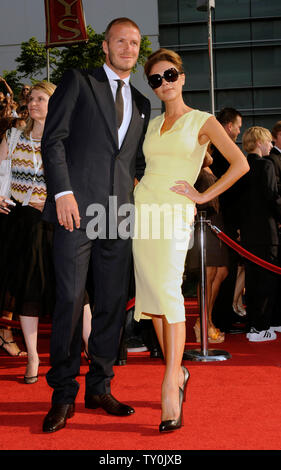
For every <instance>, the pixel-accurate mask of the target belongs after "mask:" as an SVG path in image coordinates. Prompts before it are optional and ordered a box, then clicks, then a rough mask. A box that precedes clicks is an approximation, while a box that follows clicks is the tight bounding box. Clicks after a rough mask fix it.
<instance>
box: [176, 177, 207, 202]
mask: <svg viewBox="0 0 281 470" xmlns="http://www.w3.org/2000/svg"><path fill="white" fill-rule="evenodd" d="M175 183H176V186H172V187H171V188H170V190H171V191H173V192H174V193H177V194H180V195H182V196H185V197H187V198H188V199H191V200H192V201H194V202H195V203H196V204H203V203H204V202H206V201H205V198H204V193H199V192H198V191H197V190H196V189H195V188H194V187H193V186H191V185H190V184H189V183H188V182H187V181H175Z"/></svg>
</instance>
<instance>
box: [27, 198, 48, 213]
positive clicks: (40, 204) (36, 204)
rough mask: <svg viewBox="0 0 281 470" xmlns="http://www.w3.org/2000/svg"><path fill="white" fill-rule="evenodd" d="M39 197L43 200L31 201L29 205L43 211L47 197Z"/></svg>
mask: <svg viewBox="0 0 281 470" xmlns="http://www.w3.org/2000/svg"><path fill="white" fill-rule="evenodd" d="M39 199H41V200H42V202H31V203H30V204H29V205H30V206H31V207H34V209H37V210H38V211H40V212H42V211H43V209H44V206H45V200H46V198H45V197H40V198H39Z"/></svg>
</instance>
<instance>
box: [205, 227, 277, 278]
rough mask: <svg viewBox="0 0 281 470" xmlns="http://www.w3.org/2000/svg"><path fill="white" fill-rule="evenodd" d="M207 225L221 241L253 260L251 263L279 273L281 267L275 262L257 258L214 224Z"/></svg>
mask: <svg viewBox="0 0 281 470" xmlns="http://www.w3.org/2000/svg"><path fill="white" fill-rule="evenodd" d="M209 226H210V228H211V229H212V230H213V231H214V232H215V233H216V235H217V237H218V238H220V239H221V240H222V241H223V242H225V243H226V244H227V245H229V246H230V247H231V248H233V249H234V250H235V251H237V252H238V253H239V254H240V255H241V256H243V257H244V258H247V259H249V260H250V261H253V263H256V264H258V265H259V266H262V267H263V268H266V269H269V270H270V271H273V272H274V273H276V274H281V268H279V266H276V265H275V264H271V263H268V262H267V261H265V260H264V259H261V258H258V257H257V256H255V255H253V254H252V253H250V252H249V251H247V250H245V248H242V246H241V245H239V244H238V243H236V242H234V241H233V240H232V239H231V238H229V237H228V236H227V235H226V234H225V233H223V232H222V231H221V230H220V229H218V228H217V227H216V226H214V225H209Z"/></svg>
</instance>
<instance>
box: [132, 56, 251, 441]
mask: <svg viewBox="0 0 281 470" xmlns="http://www.w3.org/2000/svg"><path fill="white" fill-rule="evenodd" d="M145 73H146V76H147V77H148V83H149V84H150V86H151V87H152V88H153V89H154V92H155V94H156V95H157V97H158V98H160V99H161V100H162V101H163V102H164V104H165V112H164V113H163V114H161V115H160V116H158V117H156V118H154V119H152V121H151V122H150V124H149V127H148V130H147V134H146V138H145V141H144V146H143V150H144V154H145V158H146V170H145V174H144V176H143V178H142V180H141V181H140V183H139V184H138V185H137V186H136V188H135V207H136V224H135V235H134V240H133V253H134V262H135V278H136V302H135V319H136V320H137V321H139V320H140V319H144V318H146V319H151V318H152V320H153V324H154V328H155V330H156V333H157V336H158V339H159V343H160V345H161V348H162V351H163V354H164V358H165V364H166V368H165V374H164V379H163V382H162V394H161V396H162V398H161V401H162V415H161V424H160V426H159V431H160V432H163V431H173V430H175V429H178V428H180V427H181V425H182V404H183V401H184V396H185V391H186V384H187V381H188V378H189V373H188V371H187V369H186V368H185V367H183V366H181V363H182V357H183V352H184V346H185V308H184V299H183V296H182V293H181V284H182V275H183V271H184V263H185V257H186V253H187V250H188V245H189V242H190V238H191V233H192V230H191V228H192V224H193V218H194V206H195V203H199V204H202V203H205V202H207V201H209V200H211V199H213V198H214V197H216V196H218V195H219V194H220V193H222V192H223V191H225V190H226V189H227V188H229V187H230V186H231V185H232V184H233V183H235V181H237V180H238V179H239V178H240V177H241V176H242V175H243V174H245V173H246V172H247V171H248V169H249V167H248V164H247V161H246V159H245V157H244V155H243V154H242V152H241V151H240V150H239V148H238V147H237V146H236V145H235V144H234V143H233V142H232V140H231V139H230V138H229V137H228V136H227V134H226V132H225V131H224V129H223V127H222V126H221V124H219V123H218V121H217V120H216V119H215V117H214V116H212V115H211V114H209V113H206V112H202V111H199V110H196V109H191V108H190V107H189V106H187V105H186V104H185V102H184V101H183V97H182V88H183V85H184V82H185V75H184V73H183V69H182V61H181V58H180V57H179V56H178V54H176V53H175V52H173V51H169V50H166V49H159V50H158V51H156V52H155V53H153V54H152V55H151V56H150V57H149V58H148V61H147V63H146V65H145ZM210 141H211V142H213V144H214V145H215V146H216V147H217V148H218V149H219V150H220V152H221V153H222V154H223V155H224V156H225V158H226V159H227V161H228V162H229V164H230V166H229V169H228V170H227V172H226V173H225V174H224V175H223V176H222V177H221V178H220V179H219V180H217V181H216V183H215V184H214V185H213V186H211V187H209V188H208V189H207V190H206V191H204V193H198V192H197V191H196V190H195V189H194V188H193V184H194V183H195V181H196V179H197V176H198V174H199V171H200V169H201V165H202V162H203V159H204V156H205V153H206V150H207V146H208V144H209V142H210Z"/></svg>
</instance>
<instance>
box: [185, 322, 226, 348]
mask: <svg viewBox="0 0 281 470" xmlns="http://www.w3.org/2000/svg"><path fill="white" fill-rule="evenodd" d="M193 329H194V333H195V337H196V342H197V343H201V334H200V330H201V328H200V323H199V322H196V323H195V325H194V327H193ZM208 341H209V343H223V342H224V341H225V335H224V333H222V332H221V331H220V330H219V329H218V328H215V326H213V325H212V326H210V327H209V328H208Z"/></svg>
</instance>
